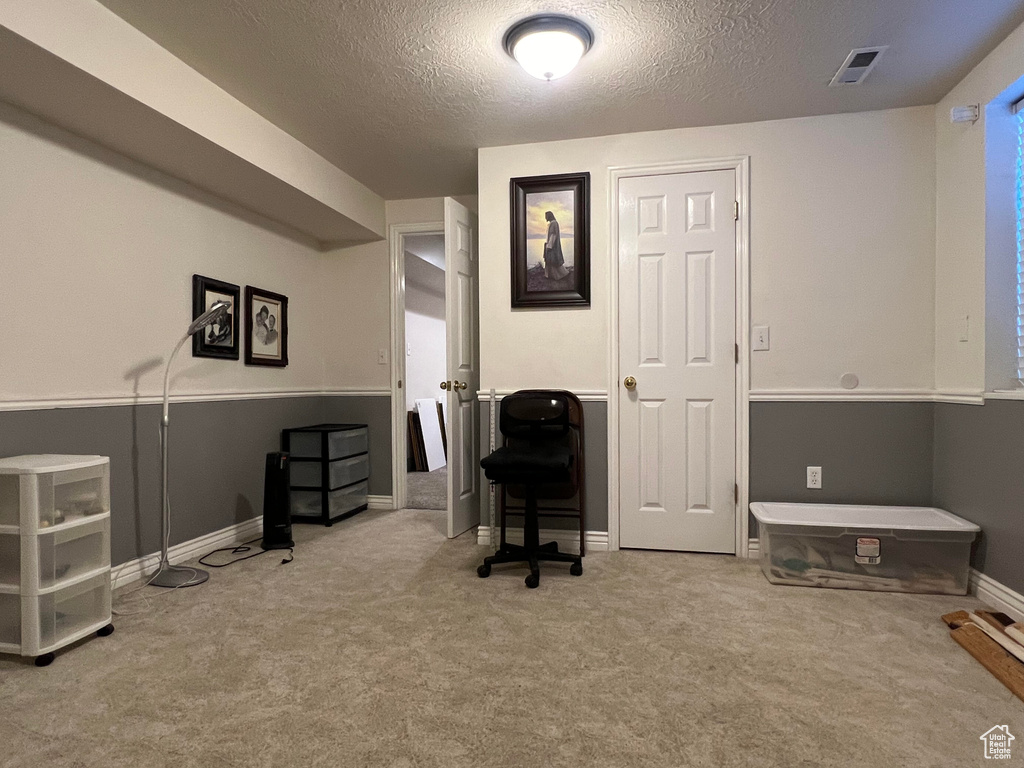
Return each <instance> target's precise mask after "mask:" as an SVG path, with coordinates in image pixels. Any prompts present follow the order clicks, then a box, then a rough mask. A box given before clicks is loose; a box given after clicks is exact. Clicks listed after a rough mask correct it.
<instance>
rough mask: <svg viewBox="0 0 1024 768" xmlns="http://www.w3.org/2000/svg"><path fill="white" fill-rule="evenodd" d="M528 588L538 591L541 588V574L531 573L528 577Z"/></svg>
mask: <svg viewBox="0 0 1024 768" xmlns="http://www.w3.org/2000/svg"><path fill="white" fill-rule="evenodd" d="M526 586H528V587H529V588H530V589H536V588H537V587H539V586H540V574H539V573H531V574H530V575H529V576H527V577H526Z"/></svg>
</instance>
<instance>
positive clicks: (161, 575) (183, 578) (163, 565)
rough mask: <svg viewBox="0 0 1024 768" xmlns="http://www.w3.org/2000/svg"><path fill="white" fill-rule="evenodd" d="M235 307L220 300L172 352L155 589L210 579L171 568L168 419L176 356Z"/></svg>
mask: <svg viewBox="0 0 1024 768" xmlns="http://www.w3.org/2000/svg"><path fill="white" fill-rule="evenodd" d="M230 308H231V302H228V301H218V302H216V303H215V304H214V305H213V306H212V307H210V308H209V309H208V310H206V312H204V313H203V314H201V315H200V316H199V317H197V318H196V319H195V320H193V321H192V324H191V325H190V326H189V327H188V331H186V332H185V335H184V336H182V337H181V341H179V342H178V345H177V346H176V347H175V348H174V351H173V352H171V356H170V357H169V358H168V360H167V370H166V371H164V415H163V419H162V420H161V421H160V453H161V456H160V460H161V471H160V479H161V483H162V485H163V516H162V517H161V526H160V535H161V542H162V543H161V549H160V564H159V565H158V566H157V570H156V573H154V574H153V577H152V578H151V579H150V580H149V582H148V583H149V584H151V585H153V586H154V587H170V588H171V589H177V588H178V587H194V586H195V585H196V584H202V583H203V582H204V581H206V580H207V579H208V578H210V574H209V573H207V572H206V571H204V570H202V569H200V568H187V567H182V566H177V565H171V562H170V560H168V559H167V549H168V546H169V545H170V541H171V500H170V498H169V497H168V495H167V430H168V427H169V426H170V418H169V416H168V411H169V408H168V406H169V397H170V382H171V363H173V362H174V356H175V355H176V354H178V350H179V349H181V347H182V345H183V344H184V343H185V342H186V341H188V340H189V339H190V338H192V334H194V333H197V332H199V331H201V330H203V329H204V328H206V326H208V325H213V324H214V323H216V322H218V321H219V320H220V319H221V318H223V317H224V315H225V314H226V313H227V311H228V310H229V309H230Z"/></svg>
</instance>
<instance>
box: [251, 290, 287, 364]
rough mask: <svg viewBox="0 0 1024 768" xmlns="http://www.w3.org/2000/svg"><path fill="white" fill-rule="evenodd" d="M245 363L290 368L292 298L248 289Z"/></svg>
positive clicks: (271, 292)
mask: <svg viewBox="0 0 1024 768" xmlns="http://www.w3.org/2000/svg"><path fill="white" fill-rule="evenodd" d="M245 309H246V312H245V364H246V365H272V366H277V367H279V368H283V367H284V366H286V365H288V297H287V296H282V295H281V294H279V293H274V292H273V291H264V290H262V289H260V288H253V287H252V286H251V285H247V286H245Z"/></svg>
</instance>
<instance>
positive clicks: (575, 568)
mask: <svg viewBox="0 0 1024 768" xmlns="http://www.w3.org/2000/svg"><path fill="white" fill-rule="evenodd" d="M569 573H571V574H572V575H573V576H582V575H583V563H573V564H572V565H571V566H569Z"/></svg>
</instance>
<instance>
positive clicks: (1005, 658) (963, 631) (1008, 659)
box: [949, 623, 1024, 701]
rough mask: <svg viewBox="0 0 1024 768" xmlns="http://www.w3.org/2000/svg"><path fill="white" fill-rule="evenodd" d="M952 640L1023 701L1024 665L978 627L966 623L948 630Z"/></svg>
mask: <svg viewBox="0 0 1024 768" xmlns="http://www.w3.org/2000/svg"><path fill="white" fill-rule="evenodd" d="M949 634H950V635H951V636H952V638H953V639H954V640H955V641H956V642H957V643H958V644H959V645H960V647H961V648H963V649H964V650H965V651H967V652H968V653H969V654H971V656H973V657H974V658H975V659H977V660H978V662H979V663H980V664H981V665H982V666H983V667H984V668H985V669H987V670H988V671H989V672H991V673H992V674H993V675H994V676H995V678H996V679H997V680H998V681H999V682H1001V683H1002V684H1003V685H1005V686H1006V687H1007V688H1009V689H1010V691H1011V692H1012V693H1013V695H1014V696H1016V697H1017V698H1018V699H1020V700H1021V701H1024V664H1021V663H1020V662H1019V661H1017V659H1015V658H1014V657H1013V656H1011V655H1010V654H1009V653H1007V652H1006V651H1005V650H1004V649H1003V648H1002V647H1001V646H1000V645H999V644H998V643H997V642H996V641H995V640H993V639H992V638H991V637H989V636H988V635H986V634H985V633H984V632H983V631H982V630H981V628H980V627H977V626H975V625H974V624H972V623H966V624H964V625H962V626H960V627H958V628H957V629H953V630H950V633H949Z"/></svg>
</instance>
